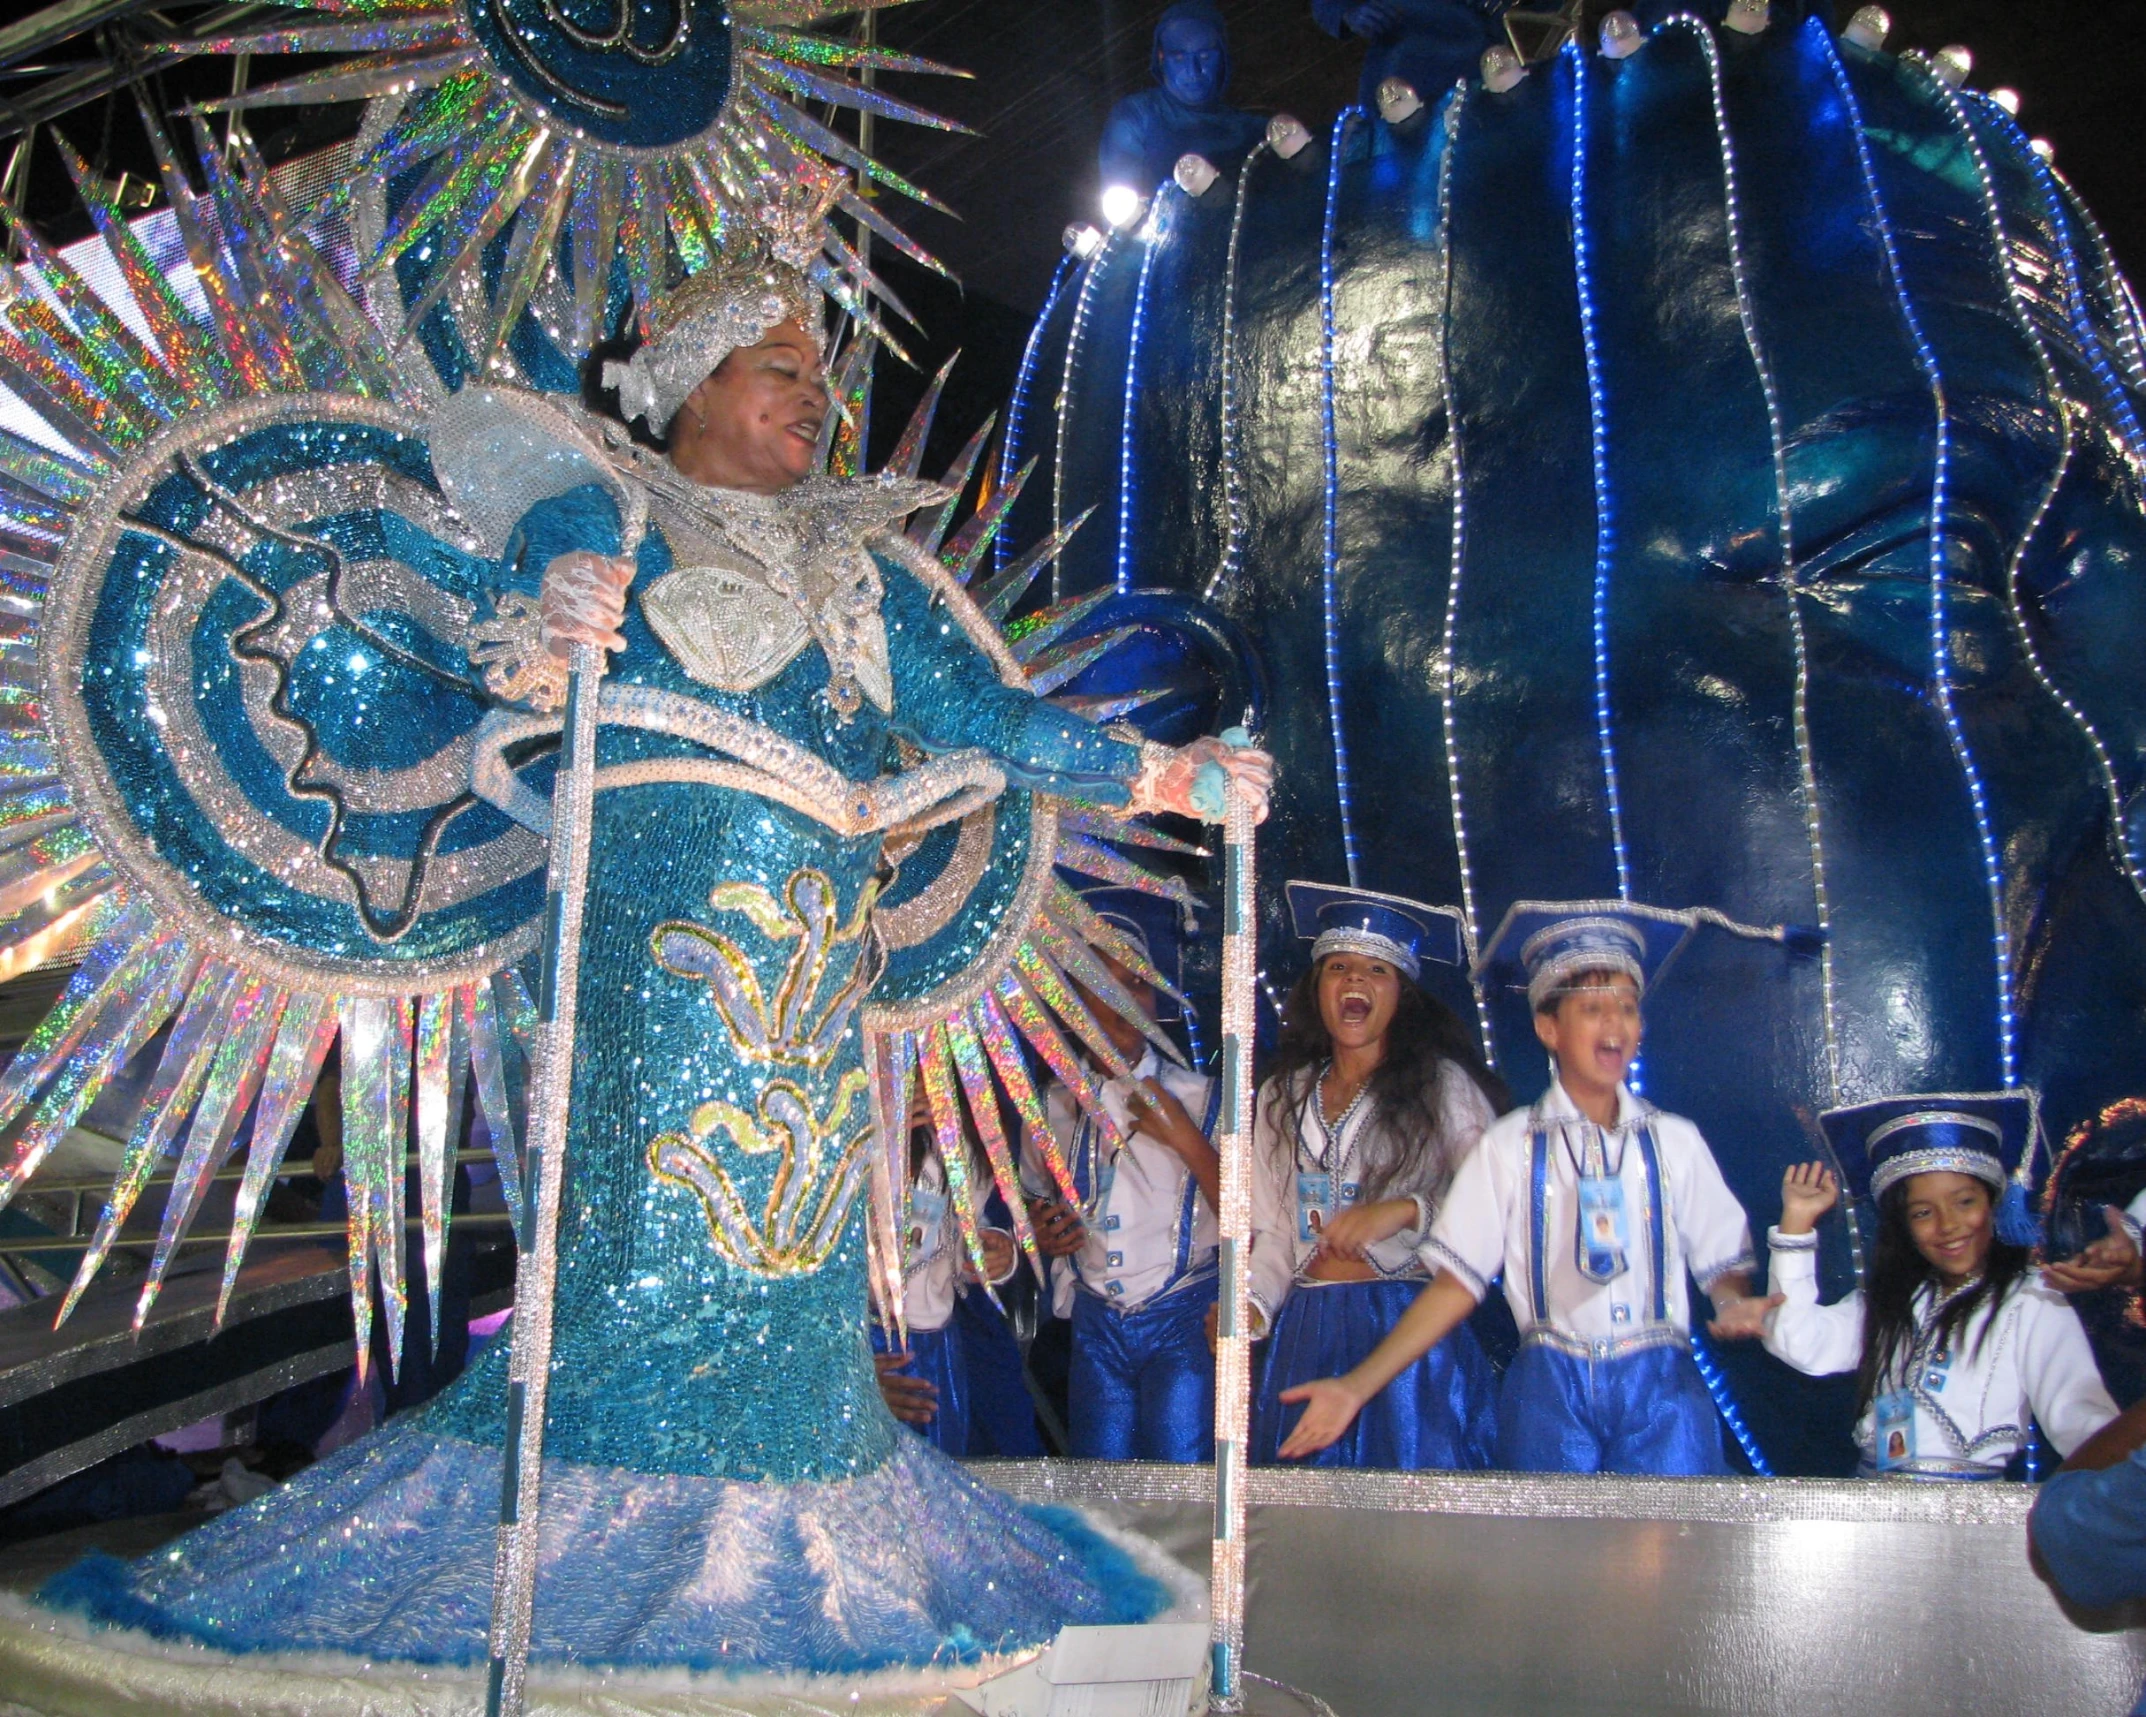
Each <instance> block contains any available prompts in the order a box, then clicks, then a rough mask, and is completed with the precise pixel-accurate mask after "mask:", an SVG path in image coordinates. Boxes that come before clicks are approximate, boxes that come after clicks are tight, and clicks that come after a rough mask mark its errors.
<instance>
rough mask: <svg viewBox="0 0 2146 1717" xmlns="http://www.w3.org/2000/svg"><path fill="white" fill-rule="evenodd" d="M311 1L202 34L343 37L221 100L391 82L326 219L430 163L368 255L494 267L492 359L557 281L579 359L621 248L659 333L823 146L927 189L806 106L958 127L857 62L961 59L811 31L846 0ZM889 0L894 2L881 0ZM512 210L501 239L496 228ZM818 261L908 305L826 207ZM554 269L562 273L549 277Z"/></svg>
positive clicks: (565, 338)
mask: <svg viewBox="0 0 2146 1717" xmlns="http://www.w3.org/2000/svg"><path fill="white" fill-rule="evenodd" d="M295 3H296V5H297V6H298V7H300V8H301V9H306V10H311V11H315V12H319V13H324V14H331V15H330V16H327V17H324V18H322V19H320V20H319V21H317V22H308V23H300V24H294V25H290V26H287V27H284V28H280V29H274V30H261V31H249V32H243V33H234V34H231V35H228V36H223V37H219V38H215V39H213V40H210V41H207V42H204V43H202V44H201V45H200V47H199V48H198V49H197V50H196V51H197V52H208V53H233V54H238V53H246V54H257V55H259V54H319V53H335V54H347V55H351V56H353V57H351V58H349V59H346V60H343V61H341V62H339V63H338V64H336V65H333V66H330V67H328V68H326V69H324V70H321V71H315V72H309V73H306V74H304V75H301V76H298V77H294V78H291V79H288V80H285V81H283V82H280V83H275V84H270V85H267V86H264V87H263V88H260V89H256V90H252V91H249V92H246V93H244V94H242V95H238V96H234V97H231V98H229V99H228V100H225V101H222V102H219V103H216V104H214V105H216V106H217V107H220V108H223V109H226V110H237V109H243V108H258V107H269V106H293V105H311V104H314V103H319V102H333V101H350V100H357V99H362V98H368V97H371V98H384V99H389V100H392V101H396V102H399V103H400V106H399V109H398V110H397V111H396V112H395V113H394V117H393V118H392V120H391V121H390V122H389V123H387V124H385V125H384V126H375V127H373V128H372V130H371V134H370V136H369V140H368V141H367V143H366V145H365V147H364V149H363V150H362V152H361V154H360V155H359V156H358V158H357V159H356V160H354V161H353V163H352V170H351V172H350V174H349V176H348V178H347V179H346V180H345V182H344V185H343V187H342V188H341V189H340V190H338V191H337V192H336V193H334V194H333V195H332V196H331V197H330V198H329V199H328V200H327V201H326V202H325V203H324V204H322V205H321V206H320V207H319V208H317V209H316V210H314V211H312V213H311V214H310V215H309V217H308V218H309V219H317V218H319V217H320V216H321V215H323V214H325V213H328V212H332V211H334V210H336V209H339V208H341V207H343V206H345V205H347V204H348V202H349V201H350V200H351V199H352V198H353V197H354V196H355V195H357V193H358V187H360V186H362V185H364V184H366V183H368V182H371V183H380V182H383V181H396V182H397V183H398V184H401V183H404V182H407V181H410V180H414V181H415V182H414V183H412V184H410V185H409V189H408V192H407V194H406V195H405V196H403V198H402V200H401V202H400V204H399V206H398V207H396V208H395V209H394V210H393V211H392V213H391V214H390V215H389V217H388V218H387V220H386V222H385V223H384V225H383V227H382V230H381V231H380V233H379V234H378V237H377V241H376V243H375V245H374V254H373V255H372V256H370V257H369V258H367V259H366V262H367V265H368V267H369V268H371V269H374V270H383V269H386V268H389V267H391V266H392V265H393V264H394V263H395V262H396V261H397V259H399V258H401V257H402V256H404V255H405V253H407V252H409V251H410V250H412V249H413V248H414V247H417V246H418V245H419V244H420V243H421V242H422V243H424V244H425V245H426V246H427V247H428V248H429V249H430V250H431V251H432V252H433V254H434V257H435V258H436V259H437V260H438V264H439V266H438V267H436V268H435V269H434V270H432V271H431V285H432V287H433V288H434V289H437V290H438V291H441V292H444V291H446V290H448V289H449V284H450V283H451V282H457V281H468V280H471V279H473V278H476V277H478V276H479V275H483V274H491V275H493V276H494V278H493V279H491V280H489V281H488V282H487V288H488V290H487V297H488V299H489V304H490V310H491V327H490V329H489V330H488V338H487V339H486V340H485V341H484V344H485V346H486V351H485V352H484V353H483V354H482V361H481V363H480V367H483V364H484V363H487V362H489V361H490V360H491V359H493V358H496V357H497V355H498V354H499V352H500V351H501V350H502V349H503V348H504V346H505V344H506V342H507V339H508V337H509V336H510V334H511V333H512V331H513V327H514V324H515V322H516V321H517V319H518V318H519V317H520V315H521V314H522V312H523V311H524V310H525V309H527V308H529V307H530V306H531V305H532V304H533V303H536V302H537V301H539V299H540V298H544V297H549V298H550V299H552V300H553V301H554V306H555V311H556V313H555V314H553V315H550V316H547V317H546V318H545V323H546V332H547V333H548V334H550V335H551V337H552V338H553V339H554V341H555V342H557V343H558V344H559V345H560V346H561V348H562V349H563V350H564V351H565V352H566V354H567V355H568V357H569V358H571V359H575V360H578V359H580V358H581V357H583V356H585V355H586V354H587V353H588V351H589V350H590V348H591V347H592V346H593V345H595V344H596V343H597V342H599V341H600V340H602V339H603V338H605V337H606V334H607V332H608V329H607V327H606V322H607V315H606V310H607V300H608V299H609V297H610V295H611V291H612V279H613V270H614V266H616V267H617V268H618V269H619V270H621V271H622V273H623V277H624V280H625V283H626V286H627V289H628V292H629V294H630V299H631V311H630V320H631V321H632V322H633V324H634V326H635V327H636V328H637V330H638V331H639V332H640V333H641V334H642V335H643V336H646V335H648V334H650V333H652V332H654V329H655V320H656V315H657V312H658V308H659V306H660V305H661V303H662V300H663V297H664V295H665V293H666V291H667V290H668V289H669V287H670V286H671V284H672V282H673V281H674V280H675V279H677V278H678V277H680V276H682V275H691V274H696V273H698V272H700V271H701V270H702V269H704V268H707V267H709V266H711V265H712V264H714V263H715V262H716V261H717V260H718V259H719V258H720V257H721V256H722V255H723V254H724V253H725V252H727V251H730V250H733V249H734V248H737V247H738V246H739V244H740V241H741V240H742V239H744V238H745V237H747V236H748V235H749V234H751V233H752V232H753V231H754V229H755V227H756V225H757V221H758V217H759V215H760V212H761V205H762V204H763V203H764V202H765V200H766V197H767V190H768V187H769V186H771V185H781V184H790V183H794V182H796V179H797V177H798V174H799V169H800V168H801V167H802V168H804V169H805V171H806V173H807V175H808V176H810V175H814V174H819V175H824V174H825V170H826V166H827V164H829V163H833V164H838V165H840V166H842V167H846V168H848V169H850V170H851V171H852V172H854V173H855V174H856V175H857V176H858V179H859V182H860V183H862V182H870V183H875V184H878V185H883V186H886V187H887V188H889V189H891V190H894V191H897V192H899V193H900V194H901V195H903V196H905V197H909V198H911V199H913V200H914V201H916V202H918V203H921V204H924V205H926V206H929V207H934V208H938V207H942V205H940V204H938V203H937V202H936V201H935V200H934V199H933V198H931V197H930V196H929V195H927V194H926V193H925V192H924V191H923V190H922V189H920V188H919V187H917V186H916V185H913V184H911V183H910V182H909V181H908V180H907V179H905V178H903V177H902V176H901V175H900V174H898V173H896V172H894V171H893V170H892V169H890V168H888V167H887V166H885V165H884V164H883V163H881V162H880V161H878V160H876V159H874V158H873V157H871V156H869V155H867V154H865V153H863V152H862V151H861V150H860V149H859V148H858V147H857V146H856V145H855V144H854V143H852V142H851V141H850V140H849V139H847V138H845V137H843V136H842V135H840V134H839V133H838V132H836V131H835V130H833V129H832V128H831V127H830V126H828V125H827V124H825V123H823V122H822V121H821V120H820V119H817V118H815V117H813V115H812V114H811V113H810V112H808V111H807V107H806V104H813V105H819V104H826V105H827V106H830V107H845V108H850V109H852V110H856V111H860V112H865V113H870V114H873V115H875V116H879V117H884V118H888V119H895V120H905V121H908V122H910V123H913V124H918V125H925V126H931V127H933V128H936V129H940V130H962V129H964V128H963V127H961V126H958V125H956V124H954V123H953V122H951V121H948V120H944V119H941V118H939V117H937V116H936V115H934V114H931V113H928V112H926V111H925V110H924V109H922V108H920V107H917V106H915V105H914V104H912V103H910V102H906V101H902V100H900V99H899V98H897V97H894V96H890V95H887V94H885V93H884V92H882V91H880V90H877V89H875V88H871V87H868V86H867V85H866V84H865V83H863V82H862V81H860V80H859V79H858V78H856V77H853V76H850V75H848V74H850V73H852V72H862V71H866V70H869V71H873V72H882V71H884V72H931V73H940V74H944V75H953V76H958V75H961V74H959V73H956V72H953V71H952V70H951V68H948V67H945V66H941V65H938V64H936V63H934V62H932V61H929V60H924V59H919V58H916V57H914V56H912V55H907V54H900V53H895V52H891V51H889V50H886V49H882V48H878V47H875V46H871V45H868V44H862V43H855V42H848V41H842V40H838V39H833V38H829V37H825V36H820V35H815V34H812V33H810V32H809V30H808V29H807V26H809V25H810V24H812V23H813V22H814V21H816V20H817V19H819V18H821V17H823V16H826V15H829V14H830V13H831V12H834V11H856V10H859V9H860V8H858V7H856V6H844V7H840V8H830V7H825V6H821V5H818V4H813V3H809V0H731V3H730V4H729V5H727V6H726V5H724V4H722V0H417V3H415V4H406V5H392V6H391V5H386V4H382V3H380V0H295ZM876 3H877V4H882V5H883V4H892V3H898V0H876ZM829 201H830V202H831V203H832V205H833V206H834V207H836V208H839V209H840V210H841V211H843V212H844V213H846V214H847V215H849V216H850V217H851V218H852V219H854V220H855V221H856V222H858V223H859V224H860V226H862V227H863V228H865V229H868V230H869V231H871V232H872V233H874V234H875V235H876V236H877V237H879V238H880V239H882V240H884V241H885V242H886V243H888V244H890V245H892V246H893V247H894V248H895V249H897V250H899V251H900V252H902V253H903V254H904V255H906V256H908V257H910V258H912V259H913V260H915V261H917V262H919V263H922V264H923V265H925V266H926V267H930V268H933V269H938V270H939V271H940V272H942V273H943V272H944V270H943V269H941V268H940V265H939V263H938V262H937V261H936V260H935V259H934V258H932V257H931V256H930V255H929V254H928V253H927V252H926V251H924V250H923V249H922V248H921V247H920V246H918V245H917V244H916V243H915V242H914V241H913V240H911V239H910V238H909V237H908V235H907V234H905V233H903V232H902V231H901V230H900V228H899V227H897V226H896V225H895V224H894V223H893V222H892V221H891V220H889V219H888V218H887V216H886V215H885V214H884V213H883V212H882V210H881V209H880V207H879V206H878V205H877V203H876V202H875V201H874V200H873V199H872V198H871V197H869V196H866V195H860V194H859V192H858V190H857V188H856V187H855V186H853V185H850V184H846V183H841V182H838V181H837V182H831V183H830V187H829ZM510 221H511V222H513V223H514V232H513V234H512V236H511V237H510V238H509V239H508V240H507V241H506V243H505V247H504V256H503V257H497V256H495V257H493V258H492V261H491V265H490V267H487V263H486V258H487V250H488V247H491V246H493V243H494V241H495V240H497V239H499V237H500V235H501V234H502V233H503V232H505V231H506V230H507V227H508V223H509V222H510ZM814 238H815V241H816V242H815V244H814V246H813V248H812V251H811V252H810V253H809V254H808V255H807V256H805V257H803V258H801V259H800V266H802V267H803V268H804V269H805V271H806V272H807V274H808V276H809V278H810V279H811V280H812V281H813V283H814V284H815V285H817V286H819V287H820V288H821V289H822V290H823V291H825V292H826V293H827V294H828V295H829V296H830V297H832V298H834V299H835V301H836V302H837V303H838V304H840V305H841V306H842V307H843V308H844V309H846V310H848V311H850V312H851V313H852V314H855V315H858V316H860V317H861V318H864V319H869V315H868V304H869V300H871V299H873V298H879V299H882V300H884V301H886V302H888V303H890V304H894V303H896V302H897V301H896V300H894V299H893V298H892V296H891V294H889V293H887V292H886V290H885V288H884V287H883V285H882V284H881V283H880V281H879V280H878V279H877V278H876V276H874V274H873V273H872V271H871V270H870V269H869V268H868V267H867V266H866V265H865V264H864V263H863V262H862V261H861V260H860V259H859V257H858V255H857V253H856V251H855V250H854V249H853V248H852V247H851V246H850V245H848V244H847V243H845V242H844V241H843V239H842V237H841V235H840V234H839V233H838V232H836V231H835V230H834V228H833V227H832V226H831V225H828V224H826V223H817V230H816V231H815V233H814ZM547 285H549V286H551V287H554V288H556V289H557V290H556V291H553V292H550V293H547V292H546V290H545V289H546V287H547Z"/></svg>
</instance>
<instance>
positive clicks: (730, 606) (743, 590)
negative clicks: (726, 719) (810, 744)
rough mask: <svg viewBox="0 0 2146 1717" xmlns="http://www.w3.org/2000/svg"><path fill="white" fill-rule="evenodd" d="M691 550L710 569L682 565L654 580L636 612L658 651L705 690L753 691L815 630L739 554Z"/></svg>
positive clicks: (793, 655) (788, 660)
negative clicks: (662, 650) (658, 643)
mask: <svg viewBox="0 0 2146 1717" xmlns="http://www.w3.org/2000/svg"><path fill="white" fill-rule="evenodd" d="M695 547H696V549H698V550H700V552H701V554H704V555H705V556H706V559H707V562H708V564H704V565H693V566H681V567H679V568H678V569H677V570H676V571H675V572H670V573H666V574H665V575H664V576H663V577H662V578H659V579H658V580H657V581H656V582H655V583H654V584H652V585H650V586H649V588H648V590H647V592H646V593H645V594H644V595H643V596H642V598H641V612H642V613H643V614H645V615H646V616H647V617H648V624H649V629H650V630H651V631H653V632H654V633H655V634H656V636H657V637H658V638H659V639H661V640H662V643H663V647H664V648H665V649H667V650H668V651H670V653H671V654H672V655H673V656H675V657H677V658H678V664H679V666H680V667H682V668H684V669H685V671H686V672H687V673H688V674H690V675H692V676H693V678H694V679H696V680H698V681H699V682H700V683H701V684H702V685H706V686H713V687H715V688H716V689H717V690H718V691H726V692H749V691H752V690H753V689H755V688H756V687H759V686H763V685H765V684H767V682H768V681H769V680H772V679H773V678H774V677H775V676H776V675H777V674H779V673H781V672H782V670H783V669H784V668H786V667H788V666H789V665H790V663H791V662H792V661H793V660H794V659H795V658H796V656H797V654H798V652H799V651H801V650H802V649H804V647H805V646H806V645H807V644H809V643H810V642H811V641H812V628H811V627H810V626H808V625H807V624H806V623H805V617H804V615H803V614H801V613H799V612H798V609H797V606H796V604H795V603H793V602H791V601H790V600H789V599H788V598H787V597H785V596H782V595H780V594H779V593H777V592H776V591H773V590H770V589H769V588H768V587H767V585H766V584H765V583H763V582H762V581H761V579H760V576H759V574H758V572H757V571H756V570H754V569H752V568H751V567H750V565H749V564H748V563H747V562H746V560H745V558H744V556H742V555H735V554H726V553H724V551H722V550H721V549H719V548H714V547H713V546H712V545H708V546H704V545H699V544H696V545H695ZM697 558H698V557H697ZM726 563H727V564H726Z"/></svg>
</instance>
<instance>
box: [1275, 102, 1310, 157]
mask: <svg viewBox="0 0 2146 1717" xmlns="http://www.w3.org/2000/svg"><path fill="white" fill-rule="evenodd" d="M1310 141H1311V133H1310V131H1308V130H1307V129H1306V128H1305V125H1304V122H1303V121H1302V120H1301V119H1299V118H1297V117H1296V115H1295V114H1292V113H1277V114H1276V115H1275V116H1274V117H1273V118H1272V119H1270V120H1268V121H1267V147H1268V148H1270V149H1272V150H1273V151H1274V152H1275V154H1277V155H1279V156H1280V157H1281V158H1282V159H1283V160H1284V161H1294V160H1295V159H1296V158H1297V157H1298V156H1299V155H1301V154H1303V153H1304V146H1305V145H1306V144H1307V143H1309V142H1310Z"/></svg>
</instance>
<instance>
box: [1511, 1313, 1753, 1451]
mask: <svg viewBox="0 0 2146 1717" xmlns="http://www.w3.org/2000/svg"><path fill="white" fill-rule="evenodd" d="M1498 1465H1499V1466H1501V1467H1508V1468H1510V1469H1512V1470H1513V1471H1515V1472H1537V1473H1648V1474H1654V1475H1657V1476H1661V1477H1668V1478H1706V1477H1714V1476H1719V1475H1721V1474H1724V1473H1726V1472H1727V1471H1728V1470H1729V1467H1728V1463H1727V1461H1725V1460H1724V1459H1723V1458H1722V1453H1721V1421H1720V1419H1719V1418H1718V1417H1717V1416H1716V1414H1715V1411H1714V1400H1713V1397H1712V1396H1710V1395H1709V1394H1708V1393H1707V1392H1706V1382H1705V1380H1704V1379H1703V1378H1701V1377H1700V1375H1699V1368H1698V1366H1697V1365H1695V1364H1694V1363H1693V1362H1692V1357H1691V1354H1690V1352H1689V1351H1688V1350H1687V1349H1685V1348H1682V1347H1645V1348H1641V1349H1640V1350H1639V1351H1638V1352H1637V1353H1627V1354H1623V1355H1621V1356H1619V1357H1617V1358H1614V1359H1582V1358H1580V1357H1579V1356H1578V1355H1576V1354H1570V1353H1561V1352H1559V1351H1558V1350H1557V1349H1556V1348H1552V1347H1545V1346H1544V1345H1542V1344H1541V1343H1540V1342H1536V1343H1532V1344H1530V1345H1529V1346H1527V1347H1523V1348H1522V1349H1521V1350H1520V1354H1519V1357H1518V1358H1516V1359H1515V1360H1514V1361H1513V1363H1512V1365H1511V1366H1510V1367H1508V1368H1507V1370H1506V1373H1505V1390H1504V1393H1503V1395H1502V1396H1501V1397H1500V1398H1499V1402H1498Z"/></svg>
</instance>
